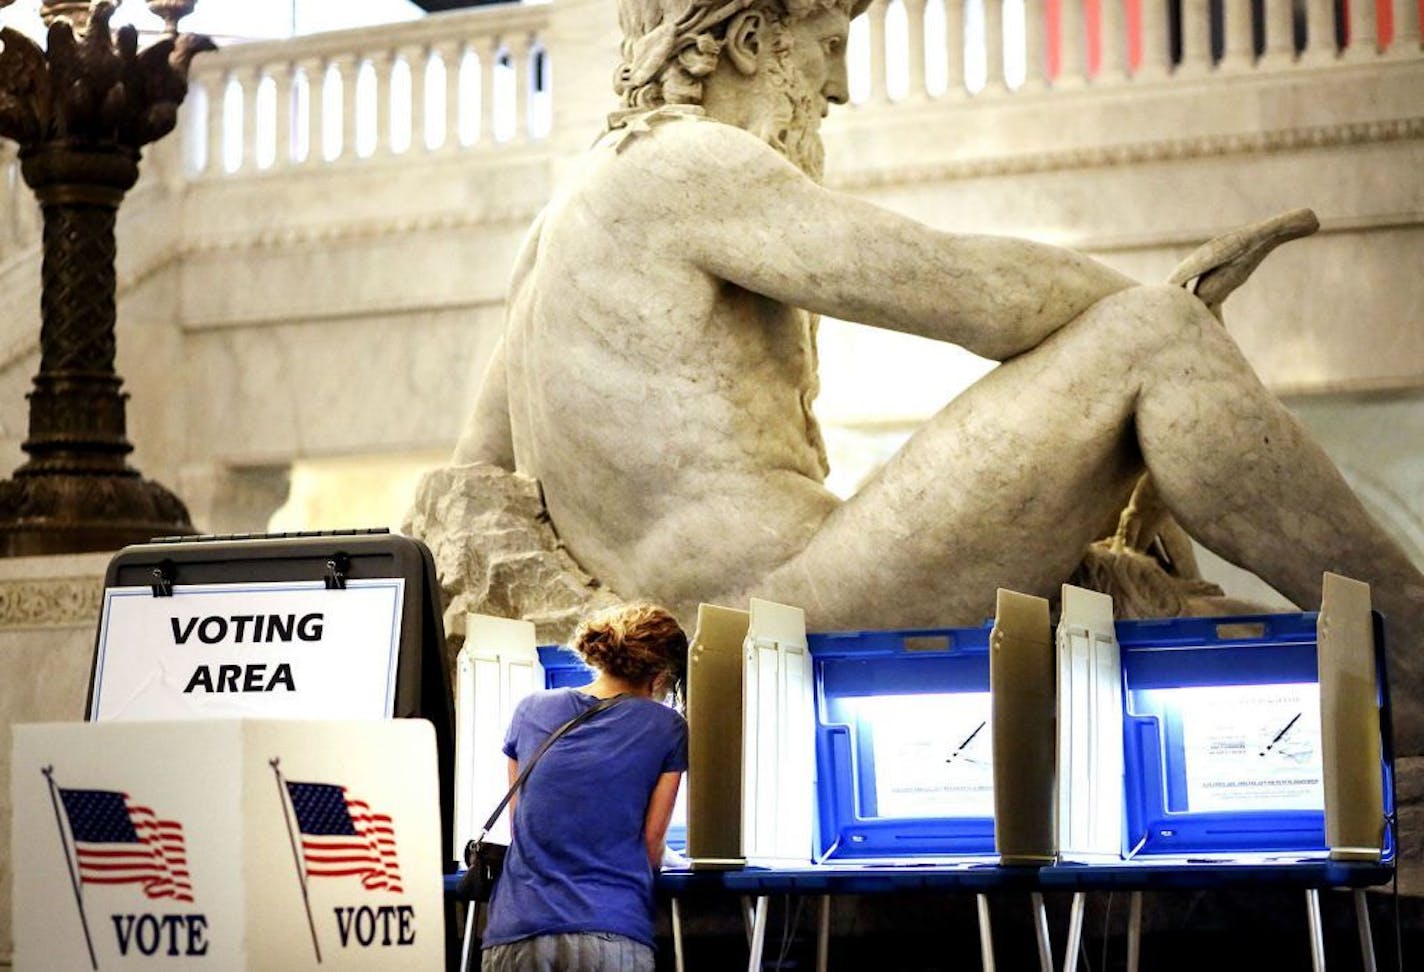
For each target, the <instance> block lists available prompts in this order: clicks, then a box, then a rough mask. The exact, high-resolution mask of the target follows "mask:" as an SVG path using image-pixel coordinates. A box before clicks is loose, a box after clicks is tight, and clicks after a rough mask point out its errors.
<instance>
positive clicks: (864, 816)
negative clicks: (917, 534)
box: [807, 626, 994, 863]
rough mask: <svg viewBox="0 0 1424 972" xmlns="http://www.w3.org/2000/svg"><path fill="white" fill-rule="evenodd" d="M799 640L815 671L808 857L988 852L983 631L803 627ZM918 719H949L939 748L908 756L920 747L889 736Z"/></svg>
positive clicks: (990, 813)
mask: <svg viewBox="0 0 1424 972" xmlns="http://www.w3.org/2000/svg"><path fill="white" fill-rule="evenodd" d="M807 641H808V642H809V645H810V649H811V657H812V662H813V666H814V672H815V683H814V685H815V711H816V727H815V732H816V791H817V793H816V795H817V800H816V805H817V841H816V847H815V858H816V860H817V861H818V862H820V863H829V862H835V861H864V860H871V859H892V860H893V859H895V858H905V857H919V856H925V857H942V856H951V855H988V854H993V853H994V798H993V789H992V786H993V782H992V775H991V774H992V765H991V762H992V760H991V756H990V748H989V731H990V730H989V726H988V725H987V720H988V711H987V710H988V704H989V627H988V626H985V627H982V628H959V629H948V628H945V629H932V630H920V631H858V632H841V633H832V634H810V635H808V636H807ZM926 715H932V717H933V718H936V719H938V720H943V721H946V722H948V723H951V724H950V725H946V726H944V728H943V731H942V732H941V733H938V734H939V735H942V736H943V738H944V742H943V749H942V751H937V752H934V753H928V752H915V750H923V749H926V748H927V746H926V744H925V743H924V742H916V741H911V740H907V739H905V738H904V737H905V735H906V734H905V733H904V732H896V729H898V728H899V724H903V722H906V721H915V720H917V719H919V718H922V717H924V716H926ZM877 756H879V757H880V760H879V761H877ZM916 757H919V760H918V762H919V763H920V769H919V771H918V774H917V775H919V776H920V780H919V781H916V780H907V779H905V778H904V777H905V775H906V773H905V772H904V771H905V770H906V769H908V767H907V766H906V761H908V760H912V759H916ZM882 763H884V764H885V765H884V766H882V765H881V764H882ZM926 767H929V768H930V769H931V770H938V771H939V773H938V775H939V776H940V777H941V778H940V779H939V780H936V781H934V782H937V783H939V784H940V785H939V786H937V787H935V786H924V785H923V781H924V776H925V769H926ZM882 770H883V771H884V772H883V773H882V772H881V771H882ZM960 770H963V772H956V771H960ZM892 776H893V777H894V779H893V780H891V779H889V778H890V777H892ZM946 797H948V798H949V799H946Z"/></svg>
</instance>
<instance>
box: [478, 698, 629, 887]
mask: <svg viewBox="0 0 1424 972" xmlns="http://www.w3.org/2000/svg"><path fill="white" fill-rule="evenodd" d="M626 698H628V696H626V695H615V696H613V697H612V698H607V699H599V700H598V701H597V702H595V703H594V704H593V705H591V706H589V707H588V708H587V709H584V710H583V711H582V712H580V713H579V714H578V715H576V716H574V717H573V718H572V719H570V720H569V721H568V722H565V723H564V724H563V725H562V726H560V727H559V728H557V729H555V730H554V731H553V732H551V733H549V738H548V739H545V740H544V741H543V743H541V744H540V745H539V748H538V749H536V750H534V754H533V755H532V756H530V757H529V759H528V760H527V761H526V762H525V763H524V768H523V769H521V770H520V771H519V776H518V777H516V778H515V780H514V785H512V786H511V787H510V788H509V792H508V793H506V794H505V795H504V799H502V800H500V801H499V806H497V807H495V808H494V813H492V814H490V816H489V819H488V820H486V821H485V825H484V828H483V829H482V830H481V831H480V835H479V837H477V838H475V839H474V840H472V841H470V842H469V843H468V844H466V845H465V866H466V867H467V868H469V870H467V871H466V872H465V876H464V877H462V878H461V879H460V886H459V889H458V891H457V896H458V897H459V898H460V900H462V901H476V902H485V901H489V899H490V897H491V895H493V894H494V885H495V882H496V881H498V880H499V875H500V873H501V872H502V871H503V870H504V855H505V853H506V852H507V851H508V850H509V848H508V846H506V845H505V844H496V843H494V842H493V841H487V840H485V837H486V836H487V835H488V834H489V832H490V828H491V827H493V826H494V824H495V821H496V820H498V819H499V815H500V814H501V813H504V808H505V807H507V806H509V801H510V800H512V799H513V798H514V794H516V793H518V792H519V791H520V789H521V788H522V787H523V786H524V781H525V780H527V779H528V778H529V774H530V773H531V772H533V770H534V766H535V764H536V763H538V762H539V759H540V757H542V756H543V755H544V754H545V753H546V752H548V751H549V747H550V746H552V745H554V743H556V742H558V740H559V738H560V737H561V736H563V735H565V734H566V733H568V732H570V731H571V730H572V729H574V728H575V727H577V726H580V725H582V724H583V723H585V722H587V721H588V720H589V719H592V718H593V717H594V716H596V715H598V714H599V713H600V712H603V711H604V710H606V709H611V708H613V707H614V706H615V705H617V704H618V703H619V702H622V701H623V700H624V699H626Z"/></svg>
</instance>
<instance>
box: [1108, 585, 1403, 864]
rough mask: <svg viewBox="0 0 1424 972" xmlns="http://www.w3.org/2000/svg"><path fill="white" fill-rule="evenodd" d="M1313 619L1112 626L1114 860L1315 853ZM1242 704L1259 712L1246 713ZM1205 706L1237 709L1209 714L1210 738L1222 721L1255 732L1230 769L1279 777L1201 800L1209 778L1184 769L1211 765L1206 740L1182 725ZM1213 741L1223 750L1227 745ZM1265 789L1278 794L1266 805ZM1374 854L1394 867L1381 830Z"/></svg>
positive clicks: (1388, 799)
mask: <svg viewBox="0 0 1424 972" xmlns="http://www.w3.org/2000/svg"><path fill="white" fill-rule="evenodd" d="M1318 620H1319V615H1318V614H1317V613H1315V612H1310V613H1305V614H1284V615H1264V616H1258V617H1243V618H1232V619H1219V618H1178V619H1173V620H1167V621H1122V622H1119V623H1118V625H1117V637H1118V643H1119V645H1120V646H1121V649H1122V670H1123V671H1122V674H1123V686H1124V693H1123V696H1124V700H1125V711H1124V714H1123V751H1124V757H1125V764H1124V765H1125V768H1126V772H1125V774H1124V780H1123V783H1124V799H1125V818H1126V833H1125V838H1126V839H1125V846H1124V854H1125V856H1127V857H1130V858H1132V859H1135V860H1136V859H1151V858H1152V857H1154V856H1156V855H1216V854H1233V853H1237V854H1253V853H1254V854H1261V853H1271V852H1274V853H1278V854H1285V853H1290V852H1296V853H1299V854H1300V855H1302V856H1320V857H1323V856H1324V855H1325V854H1326V852H1327V850H1328V848H1327V846H1326V841H1325V808H1324V805H1323V803H1322V802H1321V798H1320V795H1319V794H1318V792H1314V791H1313V790H1312V788H1310V787H1308V786H1307V785H1305V784H1306V783H1307V782H1308V780H1309V778H1310V776H1311V775H1312V774H1313V775H1315V776H1316V777H1317V778H1318V776H1319V773H1320V745H1319V743H1320V740H1319V726H1318V716H1317V715H1316V713H1317V712H1318V709H1319V688H1318V682H1317V670H1316V625H1317V621H1318ZM1375 645H1376V669H1377V675H1378V679H1379V684H1380V686H1381V690H1380V707H1381V720H1380V721H1381V727H1382V730H1383V733H1382V740H1381V742H1382V747H1381V749H1382V766H1381V770H1382V777H1383V780H1384V793H1383V800H1384V809H1385V815H1386V817H1392V815H1393V812H1394V793H1393V760H1392V753H1391V746H1390V739H1389V732H1388V727H1389V720H1388V718H1387V715H1385V695H1386V694H1387V689H1386V688H1385V687H1384V686H1385V681H1384V674H1385V672H1384V663H1383V639H1382V638H1380V637H1378V635H1377V637H1376V639H1375ZM1252 702H1254V703H1255V707H1256V709H1258V710H1260V711H1252V705H1251V703H1252ZM1204 703H1207V704H1212V703H1214V704H1215V705H1216V706H1217V707H1218V709H1220V708H1221V707H1228V706H1229V707H1231V708H1234V709H1235V710H1236V711H1234V712H1231V711H1227V712H1219V713H1218V714H1217V715H1216V716H1215V717H1214V718H1213V719H1212V727H1211V728H1216V727H1219V726H1221V725H1222V724H1223V719H1224V718H1225V717H1231V718H1234V719H1236V720H1238V721H1239V722H1240V723H1241V732H1242V733H1243V734H1245V733H1252V732H1253V731H1254V732H1256V733H1258V735H1257V736H1256V738H1255V739H1254V741H1253V740H1248V739H1242V740H1240V742H1241V743H1248V742H1249V743H1252V745H1251V746H1250V751H1249V752H1245V753H1241V754H1239V756H1238V758H1237V760H1236V762H1237V763H1238V765H1239V764H1249V763H1268V762H1274V763H1276V764H1285V765H1286V766H1287V770H1286V771H1285V772H1284V773H1280V774H1277V775H1265V776H1263V778H1259V779H1256V780H1250V779H1233V778H1231V776H1232V774H1231V773H1229V772H1228V773H1225V774H1222V778H1219V779H1215V780H1212V781H1209V782H1214V783H1216V784H1217V785H1218V787H1219V788H1234V790H1235V792H1234V793H1232V792H1231V790H1230V789H1227V791H1226V792H1227V796H1226V797H1216V798H1213V797H1211V796H1210V795H1209V794H1210V791H1209V789H1208V788H1207V787H1206V786H1204V785H1202V783H1201V781H1200V780H1194V776H1197V777H1199V776H1202V775H1209V774H1201V773H1194V769H1195V767H1194V766H1193V765H1192V763H1193V760H1203V759H1210V758H1211V756H1212V752H1211V745H1210V744H1211V742H1212V741H1211V740H1210V739H1204V738H1202V737H1204V736H1207V735H1209V733H1210V729H1208V730H1207V731H1205V732H1204V731H1203V730H1202V728H1201V727H1200V726H1194V725H1193V724H1192V721H1193V719H1197V720H1200V719H1201V718H1203V715H1204V713H1203V712H1202V711H1201V710H1202V708H1203V704H1204ZM1312 706H1313V707H1314V709H1315V711H1311V707H1312ZM1273 714H1274V715H1275V716H1276V718H1275V721H1271V719H1272V716H1273ZM1312 719H1316V720H1317V722H1316V724H1315V725H1313V726H1312V727H1311V728H1312V729H1313V733H1314V737H1313V738H1311V733H1310V732H1308V731H1303V729H1304V727H1306V726H1309V725H1310V724H1311V720H1312ZM1263 720H1264V723H1263ZM1222 734H1223V735H1224V734H1225V733H1222ZM1194 737H1196V738H1194ZM1298 737H1299V738H1298ZM1216 742H1217V744H1218V745H1222V746H1229V745H1230V744H1232V743H1234V742H1236V741H1235V740H1217V741H1216ZM1203 743H1206V745H1205V746H1204V745H1203ZM1292 747H1294V748H1292ZM1292 768H1293V769H1294V772H1293V773H1292V772H1291V770H1292ZM1238 775H1239V774H1238ZM1194 782H1195V784H1196V785H1194ZM1270 786H1274V787H1276V788H1277V789H1279V790H1285V791H1286V792H1285V794H1284V795H1280V794H1273V793H1271V792H1269V787H1270ZM1315 789H1318V788H1315ZM1243 791H1244V792H1243ZM1380 852H1381V854H1380V856H1381V862H1382V863H1388V862H1390V861H1392V860H1393V857H1394V841H1393V834H1392V833H1391V832H1390V830H1389V828H1385V829H1384V842H1383V844H1382V845H1381V847H1380Z"/></svg>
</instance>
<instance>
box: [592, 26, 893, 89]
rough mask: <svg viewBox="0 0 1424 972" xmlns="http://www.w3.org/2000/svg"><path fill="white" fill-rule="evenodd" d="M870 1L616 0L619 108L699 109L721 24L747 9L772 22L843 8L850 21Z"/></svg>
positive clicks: (717, 47) (718, 46)
mask: <svg viewBox="0 0 1424 972" xmlns="http://www.w3.org/2000/svg"><path fill="white" fill-rule="evenodd" d="M869 2H870V0H618V23H619V25H620V26H621V27H622V28H623V43H622V46H621V54H622V62H621V63H620V64H619V65H618V70H617V71H615V72H614V75H613V89H614V91H616V92H617V93H618V96H619V98H620V99H621V100H622V104H623V107H624V108H630V109H639V108H659V107H662V106H663V105H700V104H701V103H702V81H703V79H704V78H706V77H707V76H708V75H710V74H711V73H712V72H713V71H714V70H716V68H717V59H718V58H719V57H720V56H721V53H722V44H723V41H724V39H725V36H726V30H727V23H728V22H729V21H730V20H731V19H732V18H733V17H735V16H736V15H737V14H739V13H741V12H742V11H743V10H746V9H748V8H750V7H753V6H759V7H761V8H763V9H764V11H765V12H766V13H767V14H769V15H770V16H772V17H773V18H774V19H776V20H783V19H784V20H797V19H800V18H801V17H805V16H808V15H809V14H811V13H814V12H815V11H817V10H824V9H830V8H833V7H842V8H845V9H846V11H847V13H848V14H849V15H850V16H852V17H854V16H856V15H857V14H859V13H860V12H861V11H863V10H864V9H865V8H866V7H867V6H868V5H869Z"/></svg>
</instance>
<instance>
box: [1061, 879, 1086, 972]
mask: <svg viewBox="0 0 1424 972" xmlns="http://www.w3.org/2000/svg"><path fill="white" fill-rule="evenodd" d="M1083 901H1084V894H1083V892H1081V891H1079V892H1077V893H1075V894H1074V895H1073V910H1072V912H1071V913H1070V915H1069V918H1068V947H1067V948H1065V949H1064V950H1063V972H1073V970H1074V969H1075V968H1077V967H1078V950H1079V949H1080V948H1082V946H1083Z"/></svg>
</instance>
